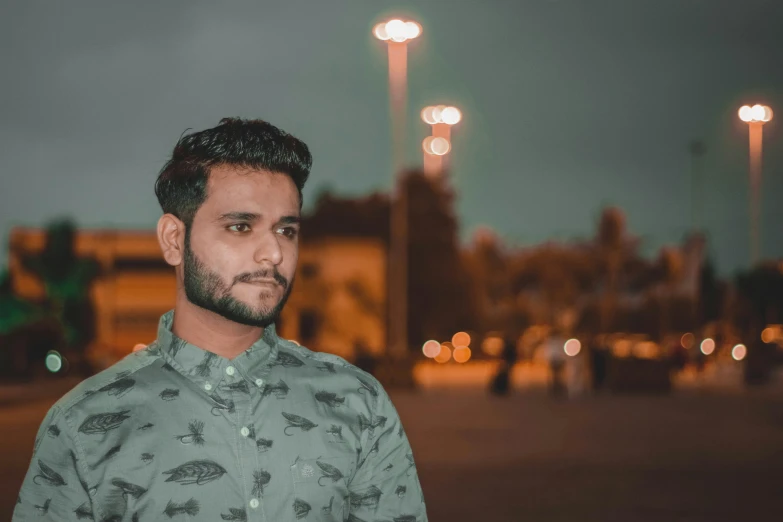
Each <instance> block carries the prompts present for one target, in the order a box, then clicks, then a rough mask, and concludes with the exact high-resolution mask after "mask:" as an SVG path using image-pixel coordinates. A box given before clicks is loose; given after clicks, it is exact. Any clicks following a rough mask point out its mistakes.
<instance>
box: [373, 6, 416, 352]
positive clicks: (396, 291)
mask: <svg viewBox="0 0 783 522" xmlns="http://www.w3.org/2000/svg"><path fill="white" fill-rule="evenodd" d="M372 32H373V35H374V36H375V38H377V39H378V40H381V41H383V42H386V46H387V49H388V53H389V113H390V116H391V130H392V172H393V176H394V183H393V185H392V190H391V197H390V199H389V207H390V208H389V211H390V219H389V221H390V230H389V232H390V238H389V261H388V271H389V278H388V289H389V290H388V303H389V306H388V316H389V322H388V327H387V332H388V334H387V335H388V339H389V350H390V352H391V355H392V356H393V357H395V358H396V359H405V358H406V357H407V355H408V310H407V308H408V307H407V300H408V295H407V290H408V262H407V260H408V244H407V243H408V239H407V223H406V221H407V220H406V215H407V212H408V210H407V201H406V198H405V187H404V186H403V180H402V179H401V173H402V170H403V167H404V163H405V121H406V117H405V116H406V112H407V108H408V42H410V41H411V40H414V39H415V38H418V37H419V35H421V26H420V25H419V24H418V23H416V22H414V21H411V20H409V21H403V20H399V19H393V20H389V21H388V22H381V23H379V24H376V25H375V27H373V30H372ZM395 193H396V194H395Z"/></svg>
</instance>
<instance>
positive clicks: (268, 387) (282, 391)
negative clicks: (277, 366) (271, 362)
mask: <svg viewBox="0 0 783 522" xmlns="http://www.w3.org/2000/svg"><path fill="white" fill-rule="evenodd" d="M290 390H291V389H290V388H289V387H288V385H287V384H286V383H285V381H284V380H283V379H280V380H279V381H277V382H276V383H275V384H265V385H264V387H263V389H262V390H261V395H262V396H263V397H269V396H270V395H274V396H275V397H276V398H277V399H285V398H286V397H287V396H288V392H289V391H290Z"/></svg>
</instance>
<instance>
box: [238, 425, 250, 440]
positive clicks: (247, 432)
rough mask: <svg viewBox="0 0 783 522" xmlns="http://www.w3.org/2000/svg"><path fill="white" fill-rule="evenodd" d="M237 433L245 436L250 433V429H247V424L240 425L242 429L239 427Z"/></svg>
mask: <svg viewBox="0 0 783 522" xmlns="http://www.w3.org/2000/svg"><path fill="white" fill-rule="evenodd" d="M239 433H240V434H241V435H242V436H243V437H247V436H248V435H250V430H249V429H247V426H242V429H241V430H239Z"/></svg>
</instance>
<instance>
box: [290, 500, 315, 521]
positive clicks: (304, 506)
mask: <svg viewBox="0 0 783 522" xmlns="http://www.w3.org/2000/svg"><path fill="white" fill-rule="evenodd" d="M312 509H313V507H312V506H311V505H310V504H308V503H307V502H305V501H304V500H302V499H301V498H297V499H296V500H294V514H295V515H296V519H297V520H300V519H302V518H305V517H307V515H309V514H310V511H312Z"/></svg>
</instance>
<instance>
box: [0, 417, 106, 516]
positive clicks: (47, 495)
mask: <svg viewBox="0 0 783 522" xmlns="http://www.w3.org/2000/svg"><path fill="white" fill-rule="evenodd" d="M71 433H72V431H71V429H70V426H69V425H68V423H67V421H66V419H65V415H64V414H63V413H62V412H61V411H60V409H59V408H58V407H57V406H54V407H53V408H52V409H50V410H49V412H48V413H47V414H46V417H45V418H44V420H43V422H42V423H41V426H40V428H39V429H38V435H37V436H36V439H35V446H34V450H33V458H32V460H31V462H30V468H29V469H28V470H27V475H26V476H25V478H24V481H23V482H22V488H21V491H20V492H19V496H18V497H17V500H16V507H15V509H14V514H13V518H12V519H11V520H12V522H26V521H28V520H35V521H62V520H80V519H85V520H90V519H93V506H92V501H91V500H90V495H89V487H88V486H87V483H86V481H85V480H84V475H83V473H82V472H81V469H80V465H81V464H80V461H79V459H78V457H77V453H78V452H77V446H76V443H75V439H74V437H73V436H72V435H71Z"/></svg>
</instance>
